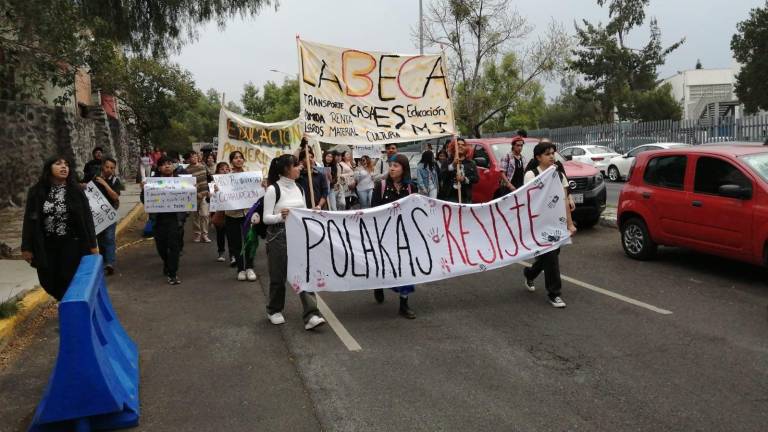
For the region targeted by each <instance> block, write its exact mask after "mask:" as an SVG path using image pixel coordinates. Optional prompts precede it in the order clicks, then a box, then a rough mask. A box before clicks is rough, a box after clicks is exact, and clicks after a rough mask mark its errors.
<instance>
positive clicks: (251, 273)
mask: <svg viewBox="0 0 768 432" xmlns="http://www.w3.org/2000/svg"><path fill="white" fill-rule="evenodd" d="M245 277H246V278H247V279H248V280H249V281H251V282H253V281H255V280H256V272H255V271H253V269H247V270H245Z"/></svg>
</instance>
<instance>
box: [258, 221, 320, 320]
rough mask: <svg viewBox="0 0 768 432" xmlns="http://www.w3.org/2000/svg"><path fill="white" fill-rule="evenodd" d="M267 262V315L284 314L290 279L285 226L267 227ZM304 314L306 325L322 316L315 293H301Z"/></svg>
mask: <svg viewBox="0 0 768 432" xmlns="http://www.w3.org/2000/svg"><path fill="white" fill-rule="evenodd" d="M267 261H268V266H269V304H268V305H267V313H268V314H270V315H272V314H275V313H278V312H282V311H283V308H284V307H285V285H286V282H287V279H288V245H287V241H286V238H285V224H276V225H269V226H268V227H267ZM299 299H300V300H301V306H302V307H303V309H304V313H303V314H302V316H303V318H304V322H305V323H306V322H307V321H309V319H310V318H311V317H312V315H317V316H320V311H319V310H318V309H317V299H316V298H315V293H310V292H306V291H302V292H300V293H299Z"/></svg>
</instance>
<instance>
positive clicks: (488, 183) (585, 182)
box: [467, 138, 606, 228]
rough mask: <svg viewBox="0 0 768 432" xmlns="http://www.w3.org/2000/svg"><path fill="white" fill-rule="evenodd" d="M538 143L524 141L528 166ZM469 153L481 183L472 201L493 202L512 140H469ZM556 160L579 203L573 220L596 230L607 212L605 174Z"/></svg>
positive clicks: (475, 190)
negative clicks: (563, 168)
mask: <svg viewBox="0 0 768 432" xmlns="http://www.w3.org/2000/svg"><path fill="white" fill-rule="evenodd" d="M538 142H539V140H538V139H535V138H526V139H525V145H524V146H523V157H524V158H525V160H526V162H527V161H529V160H531V158H533V148H534V147H535V146H536V144H538ZM467 149H468V153H467V154H468V157H470V158H472V159H473V160H474V161H475V163H476V164H477V171H478V175H479V177H480V181H479V182H478V183H477V184H476V185H475V186H474V188H473V189H472V201H473V202H476V203H482V202H487V201H491V200H492V199H493V194H494V192H496V189H498V187H499V180H500V179H501V171H500V166H501V159H502V158H503V157H504V155H506V154H508V153H510V152H511V151H512V143H511V142H510V139H509V138H482V139H468V140H467ZM556 158H557V160H558V161H560V162H562V163H563V166H564V167H565V175H566V176H567V177H568V181H569V185H570V187H571V195H572V196H573V199H574V201H575V202H576V210H575V211H574V212H573V220H574V221H575V222H576V224H577V225H578V226H579V227H581V228H587V227H591V226H594V225H595V224H597V222H598V221H600V215H601V214H602V213H603V210H605V200H606V189H605V182H604V181H603V176H602V174H600V172H599V171H598V170H597V169H596V168H595V167H593V166H591V165H588V164H584V163H581V162H576V161H566V160H565V159H564V158H563V157H562V156H560V155H559V154H556Z"/></svg>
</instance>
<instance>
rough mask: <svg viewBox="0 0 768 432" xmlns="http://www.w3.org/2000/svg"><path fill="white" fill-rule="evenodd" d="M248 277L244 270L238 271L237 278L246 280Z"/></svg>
mask: <svg viewBox="0 0 768 432" xmlns="http://www.w3.org/2000/svg"><path fill="white" fill-rule="evenodd" d="M247 278H248V277H247V276H246V275H245V272H244V271H241V272H238V273H237V280H239V281H244V280H246V279H247Z"/></svg>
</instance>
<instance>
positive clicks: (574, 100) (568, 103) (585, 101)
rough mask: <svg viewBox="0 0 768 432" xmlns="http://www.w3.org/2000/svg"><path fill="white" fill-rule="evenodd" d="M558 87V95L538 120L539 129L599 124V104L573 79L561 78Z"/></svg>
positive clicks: (571, 77) (570, 77)
mask: <svg viewBox="0 0 768 432" xmlns="http://www.w3.org/2000/svg"><path fill="white" fill-rule="evenodd" d="M560 87H561V89H560V95H559V96H558V97H557V98H555V100H554V101H552V103H550V104H549V105H547V107H546V108H545V110H544V113H543V114H542V115H541V117H540V118H539V126H540V127H542V128H550V129H552V128H560V127H568V126H589V125H593V124H597V123H599V122H600V118H601V109H600V105H599V102H597V101H596V100H595V98H594V97H592V95H590V94H589V93H588V92H586V91H585V90H584V88H582V87H580V86H579V84H578V82H577V80H576V78H575V77H573V76H567V77H565V78H563V80H562V81H561V82H560Z"/></svg>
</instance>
